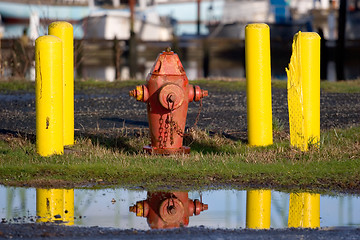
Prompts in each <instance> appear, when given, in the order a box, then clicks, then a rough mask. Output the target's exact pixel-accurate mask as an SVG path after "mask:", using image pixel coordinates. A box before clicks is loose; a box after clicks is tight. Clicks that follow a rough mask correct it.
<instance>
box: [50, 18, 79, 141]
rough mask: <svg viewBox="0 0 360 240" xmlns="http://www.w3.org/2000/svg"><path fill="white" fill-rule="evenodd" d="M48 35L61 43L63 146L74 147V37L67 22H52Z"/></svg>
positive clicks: (71, 27) (71, 28)
mask: <svg viewBox="0 0 360 240" xmlns="http://www.w3.org/2000/svg"><path fill="white" fill-rule="evenodd" d="M49 35H53V36H56V37H58V38H60V39H61V40H62V42H63V71H64V72H63V92H64V93H63V96H64V100H63V101H64V113H63V114H64V136H63V137H64V145H65V146H67V145H74V37H73V26H72V25H71V24H70V23H68V22H53V23H51V24H50V26H49Z"/></svg>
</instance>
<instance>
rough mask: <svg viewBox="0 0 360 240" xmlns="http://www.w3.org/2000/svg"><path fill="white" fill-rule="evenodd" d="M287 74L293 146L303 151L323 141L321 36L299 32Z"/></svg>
mask: <svg viewBox="0 0 360 240" xmlns="http://www.w3.org/2000/svg"><path fill="white" fill-rule="evenodd" d="M286 72H287V76H288V84H287V85H288V86H287V88H288V106H289V123H290V142H291V145H293V146H296V147H298V148H300V149H301V150H302V151H306V150H307V149H308V144H309V143H310V144H314V145H317V146H318V145H319V140H320V36H319V35H318V34H317V33H313V32H305V33H302V32H298V33H297V34H296V35H295V36H294V42H293V52H292V55H291V60H290V64H289V68H288V69H286Z"/></svg>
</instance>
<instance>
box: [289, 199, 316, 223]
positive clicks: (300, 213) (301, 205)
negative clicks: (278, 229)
mask: <svg viewBox="0 0 360 240" xmlns="http://www.w3.org/2000/svg"><path fill="white" fill-rule="evenodd" d="M288 227H294V228H319V227H320V194H313V193H291V194H290V203H289V218H288Z"/></svg>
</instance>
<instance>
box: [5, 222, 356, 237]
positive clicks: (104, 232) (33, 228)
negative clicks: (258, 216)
mask: <svg viewBox="0 0 360 240" xmlns="http://www.w3.org/2000/svg"><path fill="white" fill-rule="evenodd" d="M0 238H7V239H69V238H71V239H79V240H80V239H82V240H88V239H95V240H97V239H126V240H128V239H129V240H130V239H144V238H146V239H174V240H176V239H214V240H215V239H216V240H225V239H284V240H287V239H301V240H303V239H347V240H349V239H360V229H358V228H332V229H330V228H329V229H316V230H311V229H280V230H277V229H276V230H274V229H272V230H250V229H234V230H230V229H209V228H204V227H191V228H179V229H171V230H149V231H138V230H134V229H130V230H118V229H112V228H100V227H66V226H61V225H55V224H34V223H32V224H1V223H0Z"/></svg>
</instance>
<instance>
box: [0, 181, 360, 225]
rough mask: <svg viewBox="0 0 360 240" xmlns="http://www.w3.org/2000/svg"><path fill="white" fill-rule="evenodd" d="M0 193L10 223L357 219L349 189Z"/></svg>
mask: <svg viewBox="0 0 360 240" xmlns="http://www.w3.org/2000/svg"><path fill="white" fill-rule="evenodd" d="M0 196H1V198H0V219H2V222H10V223H28V222H61V223H63V222H65V223H64V224H67V225H76V226H101V227H114V228H120V229H130V228H134V229H143V230H147V229H151V228H171V227H179V226H189V227H190V226H205V227H209V228H228V229H232V228H246V227H248V228H268V227H271V228H287V227H289V226H293V227H319V226H320V227H349V226H359V225H360V214H358V213H359V212H360V198H359V197H358V196H349V195H340V196H335V197H333V196H325V195H320V194H309V193H297V194H289V193H283V192H278V191H270V190H252V191H236V190H219V191H204V192H201V193H200V192H172V193H163V192H146V191H134V190H126V189H101V190H88V189H70V190H64V189H34V188H13V187H4V186H0ZM270 202H271V203H270ZM137 215H138V216H137Z"/></svg>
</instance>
